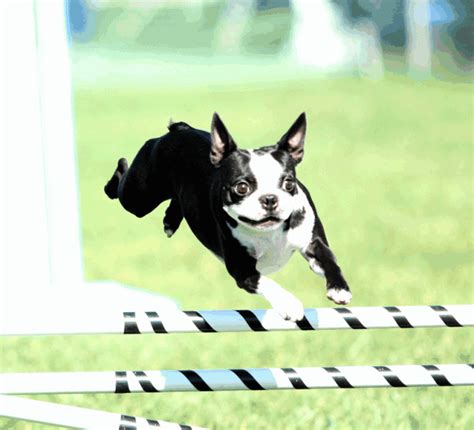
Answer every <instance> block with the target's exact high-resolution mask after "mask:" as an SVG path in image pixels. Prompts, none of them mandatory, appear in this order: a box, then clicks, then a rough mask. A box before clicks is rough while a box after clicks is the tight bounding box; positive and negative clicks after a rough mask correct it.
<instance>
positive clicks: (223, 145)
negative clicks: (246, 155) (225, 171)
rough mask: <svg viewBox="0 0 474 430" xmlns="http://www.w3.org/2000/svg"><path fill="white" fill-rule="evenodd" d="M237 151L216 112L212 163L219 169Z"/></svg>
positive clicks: (213, 117) (213, 129)
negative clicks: (223, 161) (225, 159)
mask: <svg viewBox="0 0 474 430" xmlns="http://www.w3.org/2000/svg"><path fill="white" fill-rule="evenodd" d="M236 149H237V145H236V144H235V142H234V139H232V136H231V135H230V133H229V132H228V131H227V128H226V127H225V125H224V123H223V122H222V120H221V119H220V117H219V115H217V112H214V115H213V116H212V123H211V154H210V159H211V163H212V164H214V166H215V167H219V166H220V164H221V162H222V160H224V158H226V157H227V156H228V155H230V154H231V153H232V152H234V151H235V150H236Z"/></svg>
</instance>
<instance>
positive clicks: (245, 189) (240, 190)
mask: <svg viewBox="0 0 474 430" xmlns="http://www.w3.org/2000/svg"><path fill="white" fill-rule="evenodd" d="M234 191H235V193H236V194H238V195H239V196H245V195H247V194H248V193H249V191H250V186H249V184H247V182H243V181H242V182H239V183H238V184H237V185H235V186H234Z"/></svg>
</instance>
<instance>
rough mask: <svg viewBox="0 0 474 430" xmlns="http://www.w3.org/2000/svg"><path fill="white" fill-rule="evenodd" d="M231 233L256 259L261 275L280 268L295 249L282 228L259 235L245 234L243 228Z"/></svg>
mask: <svg viewBox="0 0 474 430" xmlns="http://www.w3.org/2000/svg"><path fill="white" fill-rule="evenodd" d="M232 234H233V236H234V237H235V238H236V239H237V240H238V241H239V242H240V244H241V245H243V246H245V247H246V248H247V252H248V253H249V254H250V255H251V256H252V257H253V258H255V259H256V260H257V270H258V271H259V272H260V273H261V274H262V275H266V274H269V273H273V272H276V271H278V270H279V269H281V268H282V267H283V266H284V265H285V264H286V263H287V262H288V260H289V259H290V257H291V255H292V254H293V252H294V250H295V247H294V246H293V245H292V244H290V242H289V241H288V232H286V231H283V228H281V229H278V230H276V231H272V232H268V233H266V234H261V235H251V234H247V232H246V231H243V229H241V228H236V229H234V230H233V232H232Z"/></svg>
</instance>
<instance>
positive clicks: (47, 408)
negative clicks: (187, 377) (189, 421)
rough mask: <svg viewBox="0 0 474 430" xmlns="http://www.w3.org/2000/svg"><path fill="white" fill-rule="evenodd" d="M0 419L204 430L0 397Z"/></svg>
mask: <svg viewBox="0 0 474 430" xmlns="http://www.w3.org/2000/svg"><path fill="white" fill-rule="evenodd" d="M0 417H6V418H14V419H19V420H26V421H33V422H36V423H42V424H49V425H54V426H61V427H67V428H72V429H87V430H204V429H203V428H202V427H194V426H189V425H186V424H175V423H170V422H168V421H162V420H151V419H146V418H141V417H134V416H131V415H124V414H116V413H112V412H103V411H98V410H94V409H86V408H80V407H77V406H67V405H61V404H56V403H50V402H44V401H41V400H32V399H25V398H21V397H16V396H5V395H1V394H0Z"/></svg>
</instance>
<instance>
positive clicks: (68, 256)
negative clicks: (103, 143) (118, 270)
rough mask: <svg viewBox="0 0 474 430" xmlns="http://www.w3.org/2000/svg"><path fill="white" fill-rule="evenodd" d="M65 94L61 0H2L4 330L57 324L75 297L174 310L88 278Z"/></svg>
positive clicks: (0, 281) (0, 268)
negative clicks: (35, 323) (86, 278)
mask: <svg viewBox="0 0 474 430" xmlns="http://www.w3.org/2000/svg"><path fill="white" fill-rule="evenodd" d="M71 92H72V91H71V73H70V63H69V54H68V40H67V30H66V14H65V2H64V1H63V0H17V1H13V0H11V1H1V0H0V327H3V328H5V327H10V328H11V329H14V330H19V329H21V327H22V326H23V325H24V324H27V323H28V321H31V320H35V321H40V320H41V321H42V322H43V323H45V322H48V323H51V324H52V323H56V324H60V321H61V318H64V317H65V315H67V314H68V312H69V311H70V310H71V308H74V307H76V306H78V305H80V304H83V305H85V304H87V306H88V308H91V307H93V306H99V307H100V306H103V305H104V303H106V304H107V306H108V307H109V308H110V307H114V308H119V309H122V308H123V307H124V306H126V307H128V306H131V307H134V308H145V307H147V308H148V307H155V308H163V307H166V308H168V307H172V308H175V307H176V306H175V303H173V302H172V301H171V300H167V299H164V298H162V297H160V296H158V295H155V294H151V293H149V292H145V291H140V290H136V289H131V288H123V286H121V285H119V284H117V283H113V282H106V283H85V282H84V279H83V270H82V255H81V240H80V222H79V204H78V200H79V199H78V185H77V172H76V158H75V149H74V135H73V134H74V133H73V112H72V94H71ZM42 309H43V310H42ZM44 309H48V312H44Z"/></svg>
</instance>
